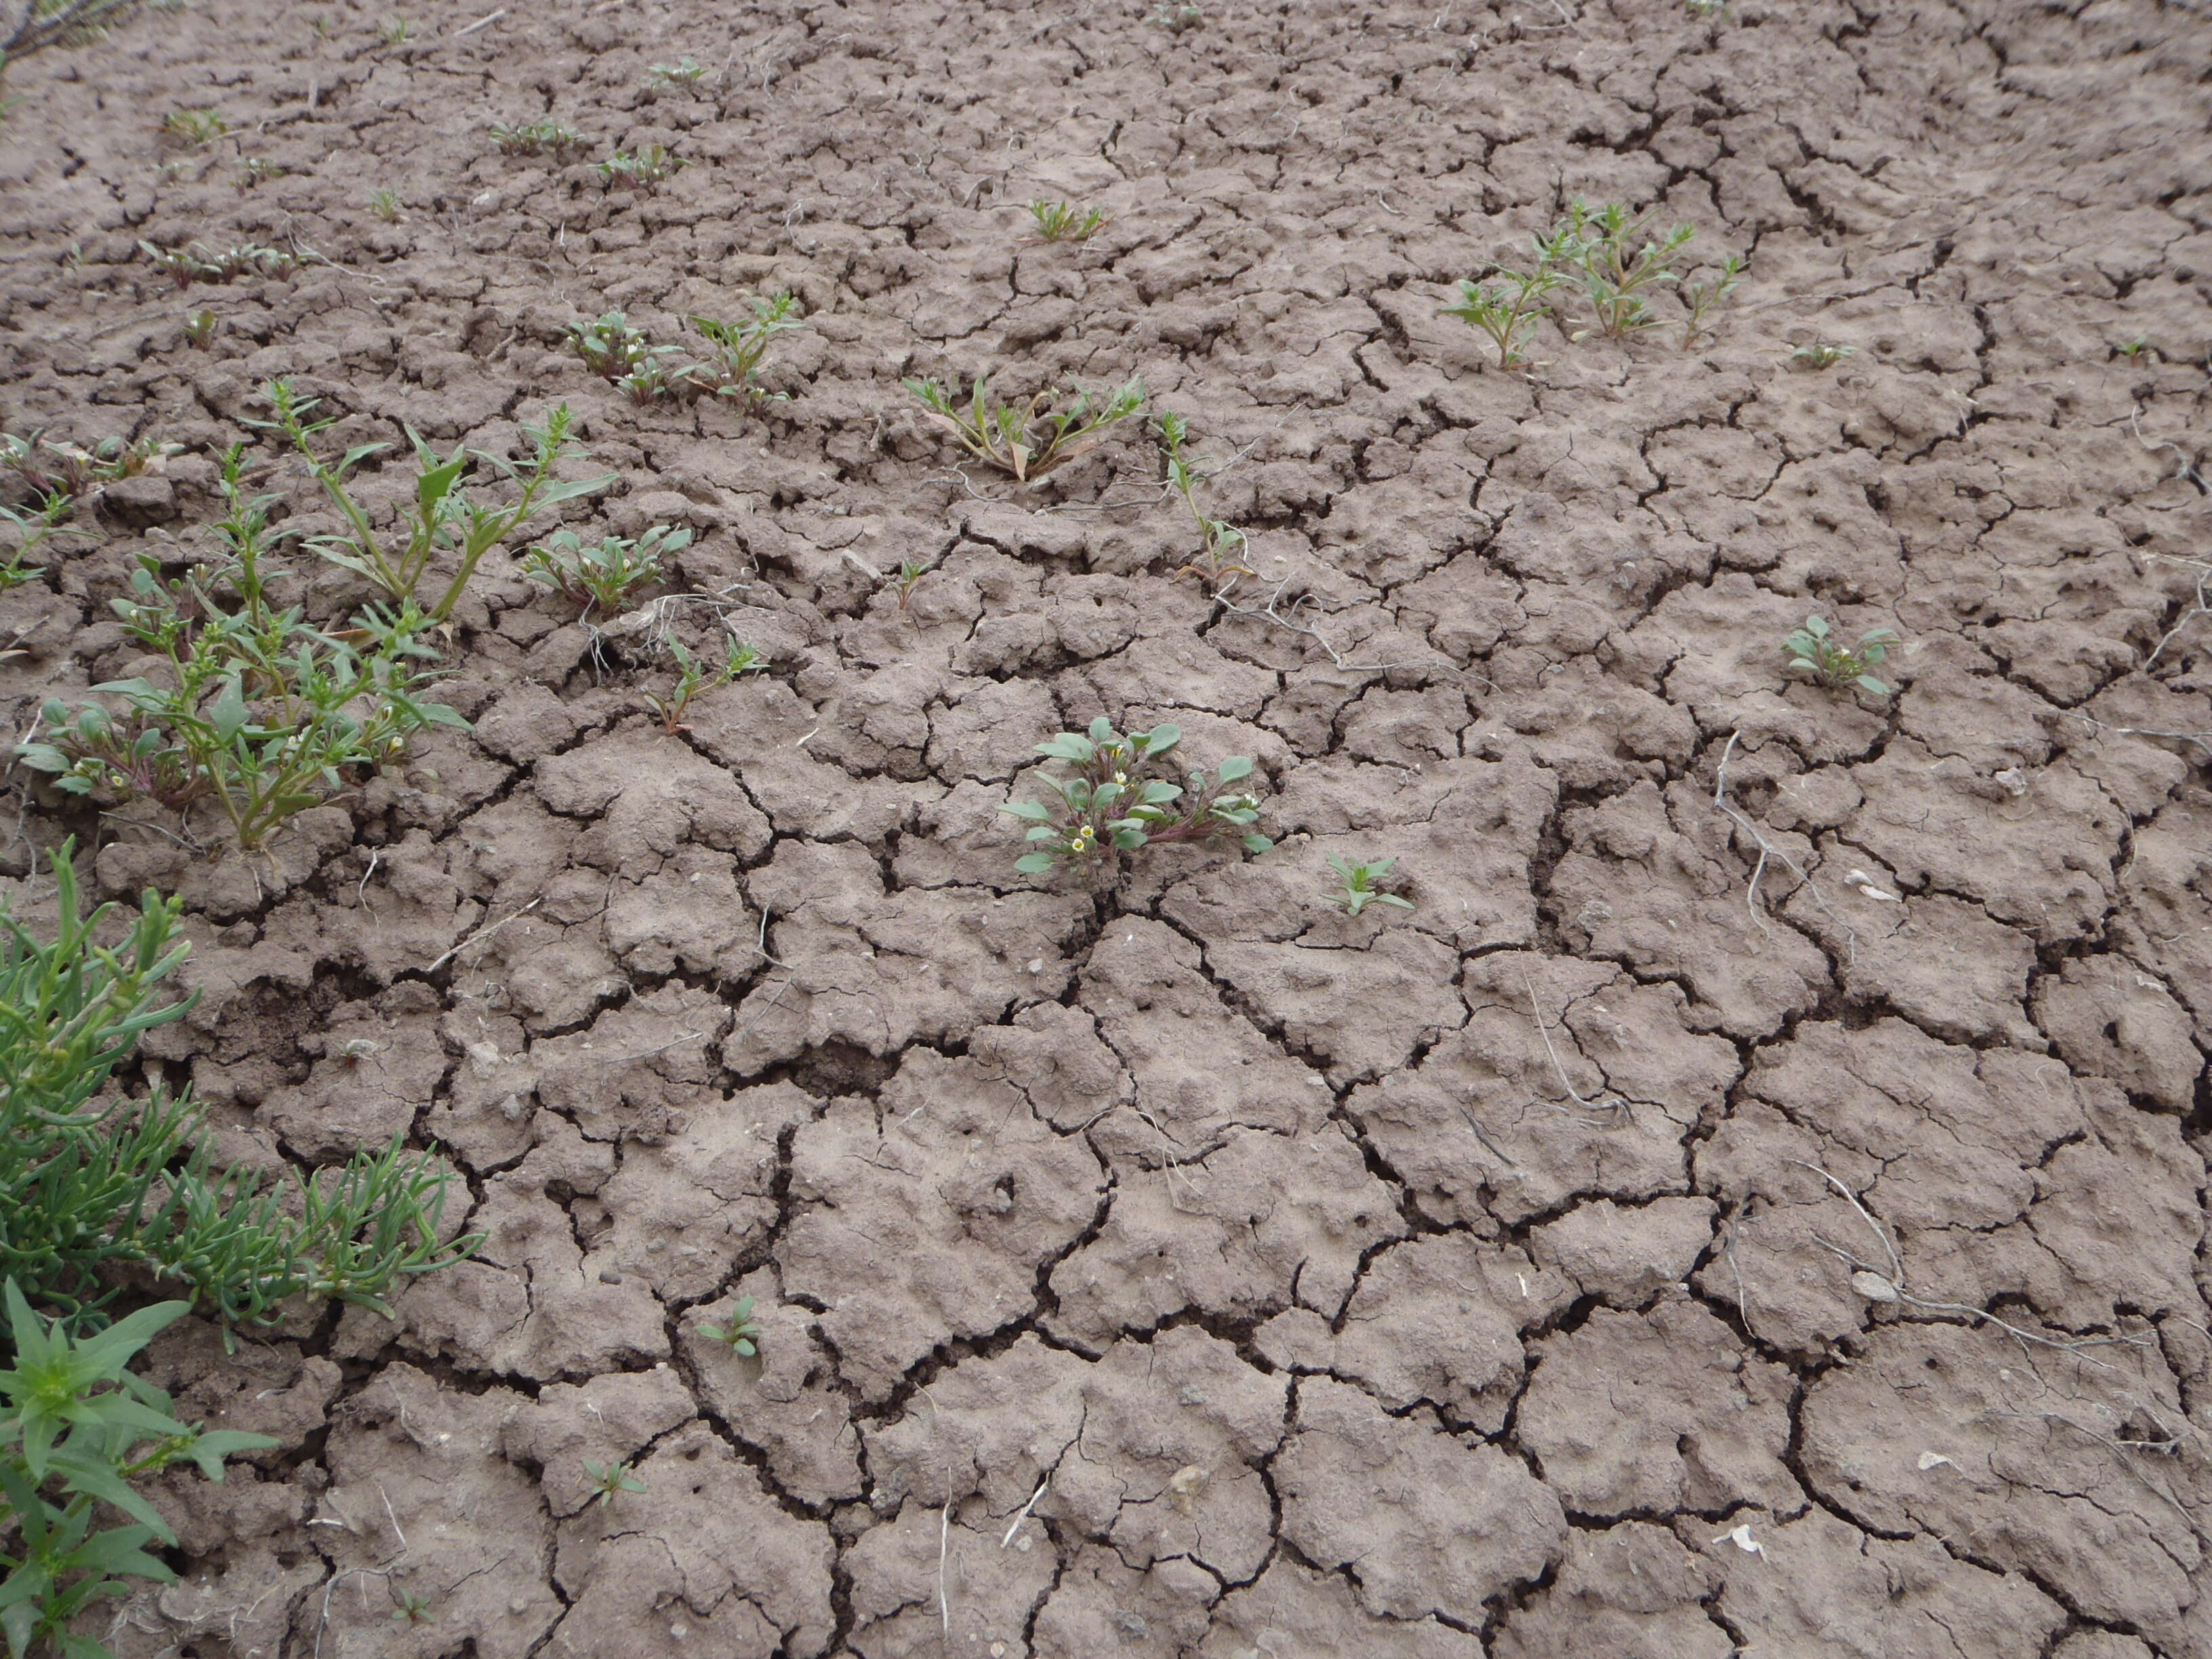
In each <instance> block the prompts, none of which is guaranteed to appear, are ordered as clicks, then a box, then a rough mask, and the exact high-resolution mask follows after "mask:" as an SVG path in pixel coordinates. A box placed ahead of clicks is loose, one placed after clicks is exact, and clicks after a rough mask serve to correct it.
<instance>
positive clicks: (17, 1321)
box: [0, 1279, 277, 1659]
mask: <svg viewBox="0 0 2212 1659" xmlns="http://www.w3.org/2000/svg"><path fill="white" fill-rule="evenodd" d="M0 1299H4V1302H5V1304H6V1307H7V1312H8V1328H9V1340H10V1342H11V1344H12V1346H13V1347H14V1349H15V1354H14V1359H13V1363H12V1364H10V1365H9V1367H8V1368H7V1369H6V1370H0V1632H4V1633H5V1635H6V1637H7V1639H8V1651H9V1656H10V1659H23V1656H26V1655H27V1654H29V1653H31V1652H33V1650H51V1651H52V1652H55V1653H58V1654H59V1655H60V1656H62V1659H109V1656H108V1650H107V1648H106V1645H105V1644H102V1643H100V1642H99V1641H97V1640H95V1639H94V1638H91V1637H89V1636H84V1635H81V1634H77V1633H76V1632H72V1631H71V1629H70V1626H71V1625H73V1624H75V1623H76V1620H77V1617H78V1615H79V1614H80V1613H82V1612H84V1611H85V1610H86V1609H87V1608H88V1607H92V1606H93V1605H94V1603H95V1602H98V1601H102V1600H106V1599H109V1598H112V1597H117V1596H121V1595H127V1594H128V1593H129V1586H128V1584H127V1583H125V1580H128V1579H132V1578H143V1579H149V1580H151V1581H152V1582H154V1583H158V1584H171V1583H175V1582H176V1578H177V1575H176V1574H175V1573H174V1572H173V1571H171V1570H170V1568H169V1567H168V1566H167V1565H166V1564H165V1563H163V1562H162V1561H161V1559H159V1558H157V1557H155V1556H153V1555H149V1554H148V1553H146V1546H147V1545H149V1544H157V1545H165V1546H173V1545H174V1544H175V1543H176V1541H177V1535H176V1534H175V1533H174V1532H173V1531H172V1530H170V1528H169V1525H168V1523H167V1522H166V1521H164V1520H163V1519H162V1518H161V1512H160V1511H159V1510H156V1509H155V1507H154V1506H153V1504H150V1503H149V1502H148V1501H147V1500H146V1498H144V1497H143V1496H142V1495H141V1494H140V1493H139V1492H137V1490H136V1489H135V1488H134V1487H133V1486H132V1485H131V1483H132V1481H134V1480H140V1479H142V1478H143V1477H144V1476H147V1475H149V1474H154V1473H155V1472H156V1471H158V1470H161V1469H164V1468H168V1467H169V1466H170V1465H172V1464H173V1463H176V1462H189V1463H191V1464H193V1465H195V1466H197V1468H198V1469H199V1472H200V1473H201V1474H202V1475H204V1477H206V1478H207V1479H208V1480H215V1481H220V1480H222V1474H223V1468H222V1466H223V1460H224V1459H225V1458H228V1457H233V1456H235V1455H237V1454H239V1453H240V1452H247V1451H262V1450H266V1449H270V1448H273V1447H275V1446H276V1444H277V1442H276V1441H275V1440H273V1439H271V1438H270V1437H269V1436H267V1435H265V1434H247V1433H244V1432H242V1431H239V1430H236V1429H213V1430H210V1429H207V1428H204V1427H203V1426H202V1425H197V1424H186V1423H181V1422H179V1421H178V1420H177V1419H176V1418H175V1417H174V1416H173V1415H172V1414H171V1413H173V1411H174V1409H175V1407H174V1405H173V1402H172V1401H171V1400H170V1398H169V1396H168V1395H167V1394H165V1393H163V1392H162V1391H161V1389H157V1388H155V1386H154V1385H153V1384H152V1383H148V1382H147V1381H145V1379H143V1377H138V1376H132V1375H131V1371H130V1369H129V1367H130V1364H131V1360H132V1359H133V1358H136V1357H137V1354H138V1352H139V1351H140V1350H141V1349H143V1348H144V1347H145V1346H146V1345H147V1344H148V1343H149V1342H150V1341H152V1340H154V1338H155V1336H156V1335H157V1334H160V1333H161V1331H162V1330H164V1329H166V1328H167V1327H168V1326H170V1325H172V1324H173V1323H174V1322H176V1321H178V1320H179V1319H181V1318H183V1317H184V1316H185V1314H186V1313H187V1312H189V1311H190V1308H189V1305H188V1304H185V1303H182V1302H162V1303H158V1304H155V1305H154V1306H153V1307H150V1308H143V1309H141V1310H139V1311H137V1313H134V1314H132V1315H131V1316H130V1317H129V1318H127V1319H125V1320H122V1321H120V1322H118V1323H116V1324H113V1325H111V1326H109V1327H108V1328H106V1330H104V1331H101V1332H100V1333H98V1334H94V1335H82V1334H75V1333H72V1332H71V1331H70V1330H69V1329H67V1328H65V1327H64V1325H63V1324H62V1323H61V1322H59V1321H53V1322H48V1321H46V1320H44V1319H41V1318H40V1317H39V1316H38V1315H37V1314H35V1313H33V1311H32V1310H31V1306H30V1304H29V1303H28V1302H27V1301H26V1300H25V1298H24V1296H23V1292H22V1291H21V1288H20V1287H19V1286H18V1285H16V1283H15V1280H14V1279H9V1280H7V1281H6V1283H5V1285H0ZM102 1505H105V1506H106V1507H107V1508H109V1509H112V1510H115V1511H117V1512H118V1513H120V1514H121V1515H122V1516H124V1517H125V1524H123V1525H121V1526H112V1527H110V1526H96V1523H97V1522H99V1521H100V1519H101V1518H102V1516H101V1514H100V1506H102Z"/></svg>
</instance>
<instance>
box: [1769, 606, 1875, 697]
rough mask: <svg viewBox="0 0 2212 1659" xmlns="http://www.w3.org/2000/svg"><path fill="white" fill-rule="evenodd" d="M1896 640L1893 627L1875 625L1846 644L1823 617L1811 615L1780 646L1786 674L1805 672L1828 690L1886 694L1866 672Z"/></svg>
mask: <svg viewBox="0 0 2212 1659" xmlns="http://www.w3.org/2000/svg"><path fill="white" fill-rule="evenodd" d="M1897 643H1898V634H1897V630H1896V629H1893V628H1875V629H1869V630H1868V631H1867V632H1866V633H1864V634H1863V635H1860V636H1859V642H1858V644H1857V645H1856V646H1852V647H1845V646H1844V643H1843V641H1840V640H1838V639H1837V638H1836V637H1835V635H1833V633H1832V632H1831V631H1830V629H1829V627H1828V623H1827V621H1826V618H1825V617H1818V616H1812V617H1806V618H1805V625H1804V626H1803V627H1802V628H1800V629H1797V630H1796V632H1795V633H1793V634H1791V635H1790V636H1789V637H1788V638H1786V639H1784V641H1782V649H1783V651H1784V653H1785V654H1786V655H1787V656H1788V657H1789V659H1790V662H1789V665H1788V669H1787V671H1788V672H1790V673H1793V674H1805V675H1809V676H1810V677H1811V678H1813V680H1814V682H1815V683H1816V684H1820V685H1824V686H1826V687H1827V689H1828V690H1831V691H1844V690H1858V691H1864V692H1867V693H1869V695H1871V696H1877V697H1886V696H1888V695H1889V687H1888V686H1887V685H1886V684H1883V683H1882V682H1881V680H1878V679H1876V678H1875V677H1874V675H1873V674H1872V673H1870V672H1869V670H1871V669H1874V668H1877V667H1879V666H1881V662H1882V659H1884V658H1886V657H1887V656H1888V655H1889V653H1890V649H1891V647H1893V646H1895V645H1896V644H1897Z"/></svg>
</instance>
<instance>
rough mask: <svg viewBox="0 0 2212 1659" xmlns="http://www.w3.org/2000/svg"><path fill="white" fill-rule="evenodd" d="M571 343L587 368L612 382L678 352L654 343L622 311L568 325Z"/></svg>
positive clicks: (604, 313)
mask: <svg viewBox="0 0 2212 1659" xmlns="http://www.w3.org/2000/svg"><path fill="white" fill-rule="evenodd" d="M568 344H569V346H570V348H571V349H574V352H575V354H576V356H578V357H579V358H580V359H581V360H582V362H583V365H584V367H585V368H588V369H590V370H591V371H592V374H597V375H599V376H600V377H601V378H603V379H605V380H621V379H622V377H623V375H625V374H633V373H635V371H636V370H637V369H638V368H641V367H643V366H645V365H647V364H649V363H651V362H654V361H655V360H656V358H663V359H665V358H666V357H668V356H671V355H672V354H673V353H674V352H675V350H676V348H675V347H674V346H656V345H654V344H653V343H651V342H650V341H648V340H647V338H646V336H645V331H644V330H643V329H641V328H637V327H634V326H633V325H631V323H630V320H629V313H626V312H620V311H609V312H603V313H600V314H599V316H597V317H594V318H592V319H591V321H589V322H585V323H571V324H569V325H568Z"/></svg>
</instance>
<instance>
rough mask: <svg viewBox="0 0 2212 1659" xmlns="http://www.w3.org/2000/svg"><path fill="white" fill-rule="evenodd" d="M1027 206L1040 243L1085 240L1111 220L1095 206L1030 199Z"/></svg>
mask: <svg viewBox="0 0 2212 1659" xmlns="http://www.w3.org/2000/svg"><path fill="white" fill-rule="evenodd" d="M1029 208H1030V218H1032V219H1034V220H1035V221H1036V240H1039V241H1040V242H1087V241H1089V240H1091V237H1092V236H1093V235H1095V234H1097V233H1098V232H1099V231H1101V230H1103V229H1104V228H1106V227H1107V226H1108V225H1109V224H1111V223H1113V221H1112V220H1111V219H1110V218H1109V217H1108V216H1106V214H1105V213H1103V211H1101V210H1099V209H1097V208H1079V207H1072V206H1070V205H1069V204H1067V203H1066V202H1031V203H1030V204H1029Z"/></svg>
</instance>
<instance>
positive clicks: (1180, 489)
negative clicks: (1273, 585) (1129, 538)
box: [1159, 411, 1255, 582]
mask: <svg viewBox="0 0 2212 1659" xmlns="http://www.w3.org/2000/svg"><path fill="white" fill-rule="evenodd" d="M1159 431H1160V450H1161V453H1162V454H1163V455H1164V457H1165V459H1166V462H1167V473H1168V484H1169V486H1170V488H1171V489H1174V490H1175V491H1176V494H1178V495H1181V496H1182V504H1183V505H1184V506H1185V507H1188V508H1189V509H1190V516H1191V519H1192V520H1193V522H1194V523H1195V524H1196V525H1197V526H1198V551H1197V552H1196V553H1195V554H1194V555H1193V556H1191V560H1190V562H1189V563H1188V564H1186V565H1184V566H1183V567H1182V568H1181V569H1179V570H1177V571H1176V575H1178V576H1195V577H1197V578H1198V579H1199V580H1200V581H1206V582H1214V581H1220V580H1223V579H1225V578H1226V577H1230V576H1235V575H1239V574H1242V575H1246V576H1249V575H1253V574H1255V572H1254V570H1253V568H1252V567H1251V566H1250V565H1249V564H1246V563H1245V562H1244V554H1245V551H1246V547H1245V538H1244V532H1243V531H1241V530H1239V529H1238V528H1237V526H1235V525H1232V524H1226V523H1224V522H1223V521H1222V520H1219V519H1209V518H1207V517H1206V514H1205V513H1203V512H1201V511H1200V509H1199V505H1198V475H1197V474H1196V473H1194V472H1193V471H1191V469H1190V463H1189V462H1188V461H1187V460H1185V459H1183V453H1182V447H1183V443H1184V441H1186V440H1187V439H1188V437H1189V436H1190V423H1189V422H1188V421H1186V420H1184V419H1183V417H1182V416H1180V415H1176V414H1173V413H1170V412H1168V411H1162V413H1161V415H1160V417H1159Z"/></svg>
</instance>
